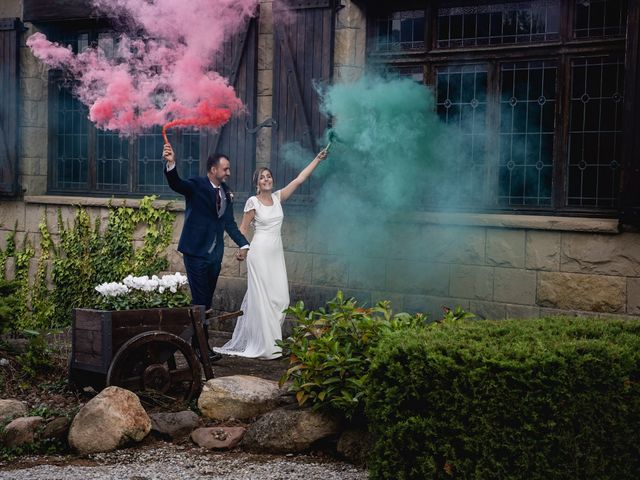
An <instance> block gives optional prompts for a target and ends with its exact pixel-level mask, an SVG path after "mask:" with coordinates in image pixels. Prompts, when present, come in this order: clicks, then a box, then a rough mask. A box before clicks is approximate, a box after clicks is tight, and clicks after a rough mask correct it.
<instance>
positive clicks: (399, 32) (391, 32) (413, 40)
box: [376, 10, 425, 51]
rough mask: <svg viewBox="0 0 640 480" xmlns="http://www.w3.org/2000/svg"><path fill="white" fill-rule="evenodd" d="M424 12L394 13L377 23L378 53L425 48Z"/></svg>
mask: <svg viewBox="0 0 640 480" xmlns="http://www.w3.org/2000/svg"><path fill="white" fill-rule="evenodd" d="M424 25H425V24H424V10H407V11H400V12H393V13H392V14H391V15H389V16H387V17H383V18H380V19H378V20H377V22H376V30H377V35H376V42H377V43H376V49H377V50H378V51H398V50H416V49H422V48H424V33H425V32H424Z"/></svg>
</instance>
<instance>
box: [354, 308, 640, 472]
mask: <svg viewBox="0 0 640 480" xmlns="http://www.w3.org/2000/svg"><path fill="white" fill-rule="evenodd" d="M639 382H640V322H637V321H607V320H602V319H580V318H571V319H569V318H547V319H538V320H508V321H500V322H493V321H460V322H452V323H448V324H439V325H434V326H433V327H432V328H428V329H424V330H422V331H419V332H416V334H415V335H407V334H406V333H403V332H398V333H392V334H390V335H389V336H387V337H386V338H385V339H383V340H382V342H381V343H380V344H379V346H378V348H377V351H376V355H375V357H374V361H373V364H372V368H371V370H370V372H369V376H368V384H367V385H366V388H367V405H366V411H367V415H368V417H369V421H370V425H371V429H372V431H373V433H374V435H375V437H376V439H377V440H376V446H375V449H374V451H373V453H372V458H371V463H370V465H371V472H370V474H371V478H373V479H380V478H388V479H397V480H402V479H420V480H423V479H448V478H459V479H478V480H488V479H501V480H506V479H526V480H536V479H540V480H558V479H589V480H597V479H616V480H623V479H638V478H640V383H639Z"/></svg>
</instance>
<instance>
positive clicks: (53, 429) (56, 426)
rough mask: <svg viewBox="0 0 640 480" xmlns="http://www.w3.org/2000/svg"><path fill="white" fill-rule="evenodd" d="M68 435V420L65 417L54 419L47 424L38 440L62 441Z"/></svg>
mask: <svg viewBox="0 0 640 480" xmlns="http://www.w3.org/2000/svg"><path fill="white" fill-rule="evenodd" d="M68 434H69V419H68V418H67V417H55V418H53V419H51V420H50V421H49V422H47V425H46V426H45V427H44V429H43V430H42V433H41V434H40V438H56V439H58V440H63V439H65V438H66V437H67V435H68Z"/></svg>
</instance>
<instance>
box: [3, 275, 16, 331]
mask: <svg viewBox="0 0 640 480" xmlns="http://www.w3.org/2000/svg"><path fill="white" fill-rule="evenodd" d="M19 288H20V284H19V283H18V282H16V281H8V280H0V334H1V333H5V332H8V331H11V330H15V329H16V328H17V326H16V313H17V311H18V309H19V308H20V298H19V297H18V289H19Z"/></svg>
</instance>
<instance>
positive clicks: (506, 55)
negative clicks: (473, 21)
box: [366, 0, 633, 217]
mask: <svg viewBox="0 0 640 480" xmlns="http://www.w3.org/2000/svg"><path fill="white" fill-rule="evenodd" d="M470 3H471V2H469V1H466V2H465V1H461V0H448V1H447V0H442V1H437V2H426V1H416V0H409V1H401V2H397V3H396V2H394V5H393V6H388V5H387V6H384V5H380V3H378V2H376V3H375V4H373V2H372V3H370V4H369V5H370V8H369V9H368V16H367V31H368V32H369V34H368V35H367V45H366V49H367V54H368V57H367V58H368V59H369V60H368V61H369V62H371V63H372V64H374V65H376V66H386V67H391V68H393V69H396V68H411V67H416V66H418V67H419V66H421V67H422V68H423V83H424V84H426V85H427V86H429V87H431V88H434V89H435V87H436V80H437V79H436V71H437V69H438V68H440V67H443V66H446V65H467V64H485V65H486V66H487V70H488V73H487V99H488V101H487V126H486V129H487V135H488V139H487V153H486V157H485V158H486V162H487V165H486V166H485V170H486V171H487V172H488V175H487V177H488V178H486V179H485V188H486V189H487V191H486V196H485V199H486V200H487V203H486V204H485V205H484V206H482V207H476V208H472V207H469V208H465V209H464V210H465V211H472V210H477V211H481V212H502V213H507V212H511V213H532V214H554V215H561V216H562V215H567V216H568V215H578V216H585V217H589V216H593V217H596V216H597V217H603V216H610V217H613V216H616V215H617V212H618V205H616V206H615V207H612V208H603V207H577V206H570V205H568V198H567V191H568V172H567V170H568V163H567V162H568V153H569V152H568V149H569V144H568V140H569V138H568V135H569V121H570V118H569V117H570V96H571V91H570V90H571V77H570V75H571V65H572V60H573V59H575V58H584V57H596V56H611V55H615V56H618V55H619V56H622V58H623V59H624V58H625V53H626V52H625V50H626V48H625V47H626V42H627V39H626V36H617V37H608V38H607V37H605V38H593V39H587V38H576V37H575V36H574V32H573V26H574V18H575V17H574V12H575V9H574V8H573V6H574V5H575V0H573V1H572V0H560V2H559V3H560V24H559V38H558V40H553V41H544V42H535V43H522V44H499V45H482V46H467V47H453V48H449V47H447V48H438V47H437V42H438V38H437V22H438V15H437V13H438V9H439V8H441V7H451V6H461V5H469V4H470ZM492 3H513V2H512V1H508V0H507V1H504V2H498V1H489V0H479V1H477V2H475V3H474V5H482V4H492ZM630 3H632V2H627V5H626V8H627V15H629V13H628V10H629V5H630ZM421 9H424V12H425V28H424V31H425V39H424V45H425V48H424V49H422V50H413V51H396V52H387V51H383V52H377V51H375V50H374V49H375V45H376V38H375V35H376V28H375V27H376V22H377V20H378V19H379V18H380V16H381V15H385V14H386V15H388V14H390V13H392V12H394V11H402V10H421ZM627 28H633V27H632V26H631V25H630V24H629V23H628V26H627ZM628 33H629V32H627V35H628ZM536 60H544V61H553V62H555V63H556V64H557V75H556V93H557V99H556V102H557V103H556V112H555V122H556V123H555V131H554V140H553V155H552V161H553V173H552V182H551V197H552V200H551V205H550V206H540V207H536V206H531V205H500V204H498V202H497V199H498V194H499V190H498V181H499V180H498V168H499V158H498V150H497V149H498V147H497V145H498V142H497V141H492V139H491V137H495V140H497V136H498V135H499V129H500V123H499V122H500V115H499V109H500V101H499V97H500V66H501V64H503V63H514V62H522V61H536ZM623 75H624V71H623ZM623 128H624V130H625V131H626V127H625V126H624V125H623ZM622 155H623V156H624V151H623V152H622ZM620 164H621V167H620V168H621V169H622V168H624V164H625V159H624V158H621V159H620ZM623 176H624V175H623V174H622V170H621V175H620V177H621V178H622V177H623ZM620 182H621V180H620ZM620 182H619V189H618V199H617V203H620V202H621V195H620V193H621V192H622V186H621V183H620Z"/></svg>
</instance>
